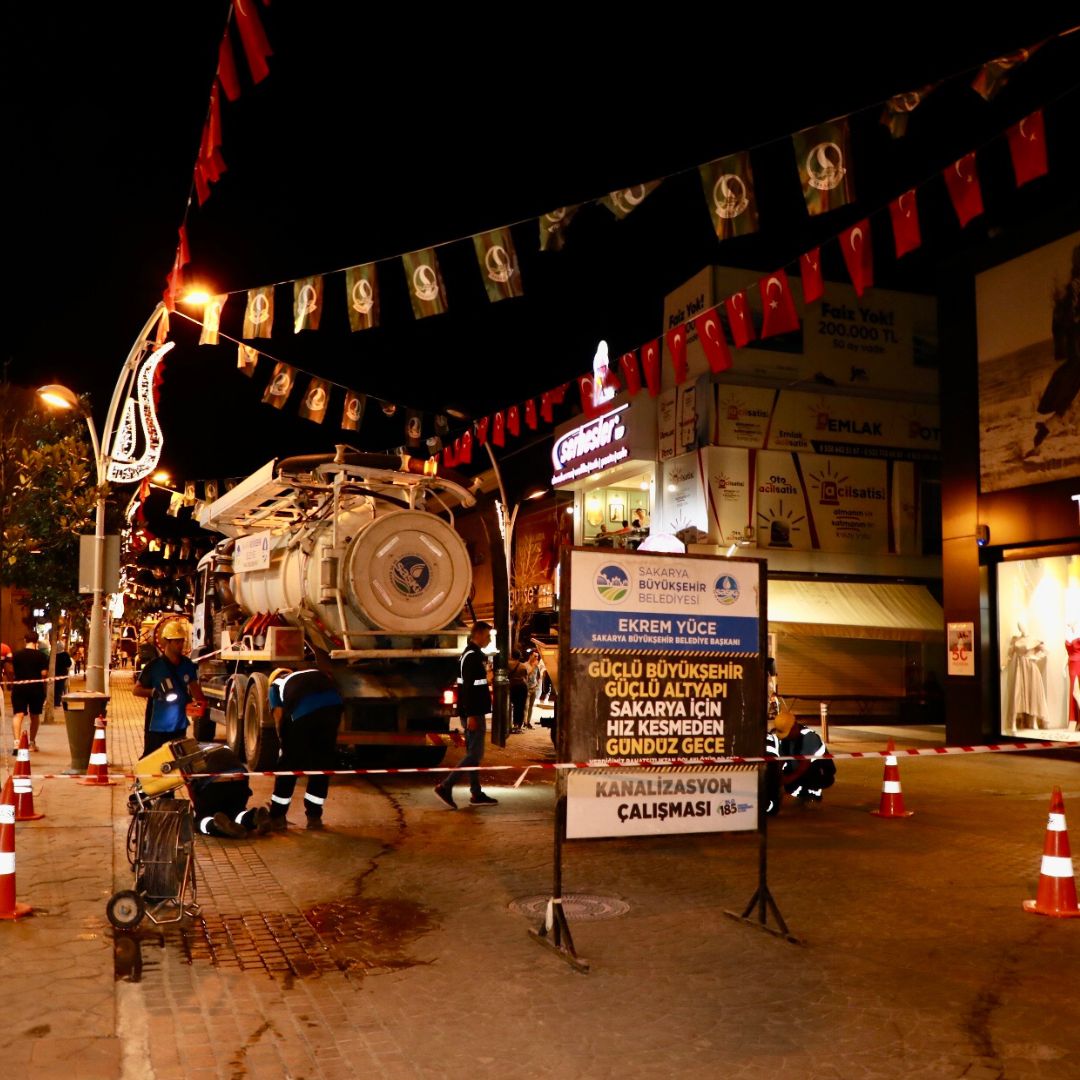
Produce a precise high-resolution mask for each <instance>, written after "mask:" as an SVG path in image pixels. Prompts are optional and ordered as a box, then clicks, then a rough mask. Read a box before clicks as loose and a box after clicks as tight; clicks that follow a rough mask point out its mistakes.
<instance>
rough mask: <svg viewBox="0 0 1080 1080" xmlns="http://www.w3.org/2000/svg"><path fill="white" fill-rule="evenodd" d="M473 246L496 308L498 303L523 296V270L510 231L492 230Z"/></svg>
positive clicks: (475, 239)
mask: <svg viewBox="0 0 1080 1080" xmlns="http://www.w3.org/2000/svg"><path fill="white" fill-rule="evenodd" d="M473 245H474V246H475V248H476V259H477V261H478V262H479V263H480V273H481V274H483V276H484V288H485V289H486V290H487V295H488V299H489V300H490V301H491V302H492V303H493V304H494V303H495V302H496V301H497V300H509V299H510V298H511V297H514V296H522V295H523V292H524V290H523V289H522V287H521V269H520V267H519V266H518V259H517V252H516V251H515V250H514V238H513V236H511V235H510V230H509V229H508V228H506V229H492V230H491V232H486V233H480V234H479V235H478V236H474V237H473Z"/></svg>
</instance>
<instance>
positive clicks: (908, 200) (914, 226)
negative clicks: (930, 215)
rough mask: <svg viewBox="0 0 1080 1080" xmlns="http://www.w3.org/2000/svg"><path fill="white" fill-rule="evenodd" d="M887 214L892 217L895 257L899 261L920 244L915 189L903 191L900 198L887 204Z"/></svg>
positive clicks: (920, 233) (920, 232) (920, 236)
mask: <svg viewBox="0 0 1080 1080" xmlns="http://www.w3.org/2000/svg"><path fill="white" fill-rule="evenodd" d="M889 214H890V216H891V217H892V231H893V240H894V241H895V242H896V257H897V258H898V259H899V258H902V257H903V256H904V255H906V254H907V253H908V252H909V251H914V250H915V249H916V248H917V247H919V245H920V244H922V231H921V230H920V229H919V204H918V202H917V200H916V198H915V189H914V188H912V189H911V190H910V191H905V192H904V194H903V195H901V196H900V198H898V199H893V201H892V202H891V203H889Z"/></svg>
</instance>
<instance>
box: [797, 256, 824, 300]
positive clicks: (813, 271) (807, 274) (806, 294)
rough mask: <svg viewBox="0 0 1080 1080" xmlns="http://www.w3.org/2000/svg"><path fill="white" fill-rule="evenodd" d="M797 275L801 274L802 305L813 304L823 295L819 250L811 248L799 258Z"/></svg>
mask: <svg viewBox="0 0 1080 1080" xmlns="http://www.w3.org/2000/svg"><path fill="white" fill-rule="evenodd" d="M799 273H800V274H802V298H803V303H804V304H813V303H815V302H816V301H818V300H820V299H821V298H822V297H823V296H824V295H825V282H824V280H823V279H822V276H821V248H812V249H811V250H810V251H808V252H807V253H806V254H805V255H800V256H799Z"/></svg>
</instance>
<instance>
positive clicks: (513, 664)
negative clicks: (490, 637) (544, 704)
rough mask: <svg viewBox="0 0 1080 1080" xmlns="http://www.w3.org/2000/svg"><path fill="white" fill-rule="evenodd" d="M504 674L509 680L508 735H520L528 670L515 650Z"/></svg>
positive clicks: (527, 695)
mask: <svg viewBox="0 0 1080 1080" xmlns="http://www.w3.org/2000/svg"><path fill="white" fill-rule="evenodd" d="M506 673H507V675H508V676H509V679H510V734H511V735H520V734H521V729H522V727H523V725H524V723H525V719H526V717H525V703H526V701H528V698H529V685H528V677H529V669H528V668H527V667H526V666H525V661H524V660H522V659H521V653H519V652H518V651H517V650H516V649H515V650H514V652H513V653H511V655H510V663H509V664H508V665H507V669H506Z"/></svg>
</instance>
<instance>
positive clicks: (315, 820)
mask: <svg viewBox="0 0 1080 1080" xmlns="http://www.w3.org/2000/svg"><path fill="white" fill-rule="evenodd" d="M307 827H308V828H309V829H311V830H312V831H314V832H318V831H319V830H320V829H325V828H326V826H325V825H324V824H323V820H322V818H321V817H314V816H312V815H311V814H309V815H308V819H307Z"/></svg>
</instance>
